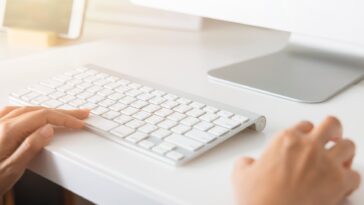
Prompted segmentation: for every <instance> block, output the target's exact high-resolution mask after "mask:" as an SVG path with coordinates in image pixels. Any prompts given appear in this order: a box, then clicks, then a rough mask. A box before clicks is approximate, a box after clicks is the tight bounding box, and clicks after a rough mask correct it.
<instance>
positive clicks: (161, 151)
mask: <svg viewBox="0 0 364 205" xmlns="http://www.w3.org/2000/svg"><path fill="white" fill-rule="evenodd" d="M152 150H153V152H155V153H158V154H161V155H164V154H165V153H167V152H168V150H167V149H165V148H164V147H160V146H159V145H158V146H155V147H153V149H152Z"/></svg>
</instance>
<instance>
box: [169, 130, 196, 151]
mask: <svg viewBox="0 0 364 205" xmlns="http://www.w3.org/2000/svg"><path fill="white" fill-rule="evenodd" d="M165 141H166V142H169V143H172V144H175V145H177V146H179V147H181V148H183V149H186V150H189V151H192V152H194V151H197V150H198V149H199V148H201V147H202V146H203V144H202V143H200V142H197V141H195V140H192V139H189V138H187V137H184V136H182V135H177V134H172V135H170V136H168V137H167V138H165Z"/></svg>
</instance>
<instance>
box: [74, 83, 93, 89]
mask: <svg viewBox="0 0 364 205" xmlns="http://www.w3.org/2000/svg"><path fill="white" fill-rule="evenodd" d="M91 86H92V84H91V83H88V82H83V83H81V84H78V85H77V87H78V88H80V89H82V90H86V89H87V88H89V87H91Z"/></svg>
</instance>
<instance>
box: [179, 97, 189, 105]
mask: <svg viewBox="0 0 364 205" xmlns="http://www.w3.org/2000/svg"><path fill="white" fill-rule="evenodd" d="M176 101H177V102H178V103H181V104H185V105H188V104H190V103H191V102H192V101H191V100H189V99H186V98H178V99H177V100H176Z"/></svg>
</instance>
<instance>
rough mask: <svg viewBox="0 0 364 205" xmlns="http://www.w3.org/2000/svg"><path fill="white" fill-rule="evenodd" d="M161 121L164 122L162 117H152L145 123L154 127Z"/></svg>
mask: <svg viewBox="0 0 364 205" xmlns="http://www.w3.org/2000/svg"><path fill="white" fill-rule="evenodd" d="M163 120H164V118H162V117H159V116H157V115H152V116H150V117H149V118H147V119H146V120H145V121H146V122H148V123H150V124H153V125H156V124H158V123H160V122H162V121H163Z"/></svg>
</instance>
